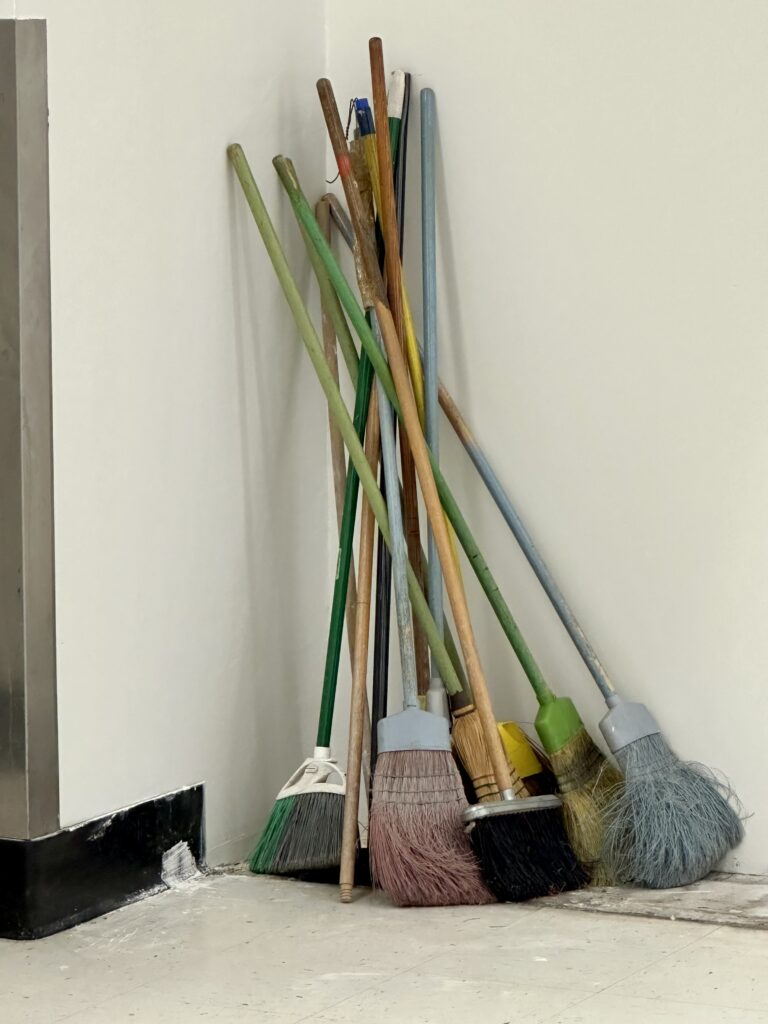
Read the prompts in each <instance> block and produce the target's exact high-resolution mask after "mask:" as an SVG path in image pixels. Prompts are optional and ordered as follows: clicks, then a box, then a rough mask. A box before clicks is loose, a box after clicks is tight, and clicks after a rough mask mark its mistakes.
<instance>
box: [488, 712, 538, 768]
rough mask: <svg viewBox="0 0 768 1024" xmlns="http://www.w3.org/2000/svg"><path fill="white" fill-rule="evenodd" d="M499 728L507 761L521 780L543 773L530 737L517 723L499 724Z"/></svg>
mask: <svg viewBox="0 0 768 1024" xmlns="http://www.w3.org/2000/svg"><path fill="white" fill-rule="evenodd" d="M498 726H499V735H500V736H501V742H502V743H503V744H504V751H505V753H506V755H507V761H509V764H510V767H512V768H514V770H515V771H516V772H517V774H518V775H519V776H520V778H522V779H527V778H530V776H531V775H538V774H539V772H541V771H543V768H542V766H541V762H540V761H539V759H538V757H536V754H535V753H534V750H533V747H532V746H531V744H530V742H529V741H528V737H527V736H526V735H525V733H524V732H523V730H522V729H521V728H520V726H519V725H518V724H517V722H499V723H498Z"/></svg>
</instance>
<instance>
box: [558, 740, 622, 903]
mask: <svg viewBox="0 0 768 1024" xmlns="http://www.w3.org/2000/svg"><path fill="white" fill-rule="evenodd" d="M549 759H550V763H551V765H552V771H553V772H554V773H555V777H556V779H557V784H558V788H559V790H560V799H561V800H562V802H563V821H564V823H565V831H566V833H567V835H568V839H569V840H570V843H571V846H572V847H573V852H574V853H575V854H576V856H577V857H578V859H579V861H580V862H581V864H582V866H583V867H584V869H585V870H586V871H587V872H588V874H589V877H590V881H591V883H592V885H614V884H615V882H616V878H615V875H614V873H613V871H612V870H611V869H610V868H609V867H608V865H607V864H606V862H605V860H604V858H603V853H602V850H603V840H604V838H605V827H606V812H607V808H608V805H609V803H611V802H612V801H613V800H614V799H615V797H616V794H617V793H618V792H619V790H620V787H621V781H622V779H621V775H620V773H619V772H618V771H617V770H616V768H615V767H614V766H613V764H611V762H610V761H609V760H608V759H607V758H606V757H605V755H604V754H603V753H602V751H601V750H600V748H599V747H598V746H597V745H596V744H595V743H594V742H593V740H592V737H591V736H590V735H589V733H588V732H587V730H586V729H584V728H583V727H582V728H581V729H580V730H579V731H578V732H577V733H576V735H575V736H572V737H571V738H570V739H569V740H568V742H567V743H566V744H565V745H564V746H563V747H561V749H560V750H556V751H553V752H552V753H551V754H550V755H549Z"/></svg>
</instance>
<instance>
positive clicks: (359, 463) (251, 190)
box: [227, 143, 462, 694]
mask: <svg viewBox="0 0 768 1024" xmlns="http://www.w3.org/2000/svg"><path fill="white" fill-rule="evenodd" d="M227 156H228V157H229V159H230V161H231V163H232V166H233V167H234V169H235V172H236V174H237V177H238V180H239V181H240V185H241V187H242V189H243V193H244V195H245V198H246V200H247V202H248V205H249V207H250V208H251V213H252V214H253V219H254V220H255V222H256V226H257V228H258V229H259V234H260V235H261V238H262V241H263V242H264V247H265V249H266V250H267V254H268V255H269V258H270V260H271V261H272V266H273V267H274V270H275V274H276V275H277V279H278V281H279V282H280V286H281V288H282V289H283V292H284V294H285V297H286V300H287V302H288V305H289V307H290V309H291V313H292V314H293V318H294V320H295V321H296V326H297V327H298V329H299V333H300V334H301V339H302V341H303V342H304V345H305V346H306V349H307V352H308V353H309V358H310V359H311V360H312V365H313V366H314V368H315V372H316V374H317V377H318V380H319V381H320V384H321V386H322V388H323V391H324V392H325V397H326V398H327V400H328V407H329V409H330V411H331V415H332V416H333V417H334V419H335V420H336V422H337V423H338V425H339V430H340V431H341V436H342V437H343V438H344V443H345V444H346V446H347V450H348V451H349V457H350V458H351V459H352V463H353V465H354V467H355V469H356V470H357V473H358V476H359V477H360V483H361V484H362V487H363V490H364V491H365V495H366V497H367V498H368V501H369V503H370V505H371V508H372V509H373V513H374V515H375V516H376V522H377V523H378V525H379V529H380V530H381V535H382V537H383V538H384V542H385V543H386V545H387V546H388V547H389V548H390V550H391V548H392V539H391V536H390V533H389V520H388V518H387V508H386V503H385V502H384V498H383V497H382V495H381V491H380V490H379V488H378V486H377V484H376V479H375V477H374V475H373V473H372V471H371V467H370V466H369V465H368V460H367V459H366V457H365V452H364V451H363V446H362V445H361V444H360V439H359V438H358V436H357V434H356V432H355V428H354V424H353V423H352V420H351V419H350V416H349V412H348V411H347V407H346V405H345V404H344V399H343V398H342V397H341V392H340V391H339V389H338V387H337V386H336V382H335V381H334V379H333V374H332V373H331V369H330V367H329V366H328V363H327V362H326V360H325V353H324V352H323V348H322V345H321V344H320V340H319V338H318V336H317V332H316V331H315V328H314V325H313V323H312V321H311V319H310V317H309V314H308V313H307V307H306V306H305V305H304V300H303V299H302V297H301V293H300V292H299V289H298V285H297V284H296V281H295V279H294V277H293V274H292V273H291V269H290V267H289V266H288V261H287V260H286V258H285V253H284V252H283V248H282V246H281V245H280V239H279V238H278V237H277V233H276V232H275V229H274V226H273V224H272V221H271V220H270V217H269V214H268V213H267V208H266V207H265V205H264V200H263V199H262V198H261V193H260V192H259V189H258V186H257V185H256V181H255V179H254V177H253V173H252V172H251V169H250V167H249V166H248V161H247V160H246V158H245V153H244V152H243V150H242V147H241V146H239V145H238V144H237V143H235V144H233V145H231V146H229V147H228V148H227ZM408 591H409V594H410V597H411V604H412V605H413V610H414V611H415V613H416V616H417V617H418V619H419V622H421V624H422V626H423V628H424V632H425V634H426V636H427V640H428V642H429V646H430V648H431V649H432V652H433V653H434V655H435V658H436V660H437V662H438V666H439V669H440V674H441V675H442V676H443V682H444V683H445V688H446V690H447V691H448V693H450V694H454V693H459V691H460V690H461V688H462V686H461V683H460V682H459V678H458V676H457V675H456V670H455V669H454V667H453V664H452V663H451V659H450V657H449V656H448V651H447V650H446V648H445V644H444V643H443V640H442V638H441V636H440V634H439V632H438V629H437V626H436V625H435V620H434V619H433V618H432V615H431V613H430V611H429V606H428V605H427V600H426V598H425V597H424V594H423V593H422V591H421V588H420V587H419V584H418V582H417V580H416V576H415V575H414V573H413V570H412V569H411V567H410V565H409V566H408Z"/></svg>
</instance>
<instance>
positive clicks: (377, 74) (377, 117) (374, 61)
mask: <svg viewBox="0 0 768 1024" xmlns="http://www.w3.org/2000/svg"><path fill="white" fill-rule="evenodd" d="M368 54H369V57H370V63H371V91H372V93H373V97H372V98H373V118H374V124H375V125H376V157H377V159H378V164H379V187H380V191H381V209H380V210H379V214H380V217H381V230H382V234H383V235H384V267H385V269H386V271H387V298H388V301H389V308H390V311H391V313H392V319H393V321H394V324H395V329H396V331H397V336H398V338H399V339H401V345H402V338H403V335H404V332H405V313H404V310H403V286H402V281H401V274H402V264H401V262H400V237H399V232H398V227H397V204H396V203H395V186H394V181H393V178H392V150H391V148H390V142H389V126H388V120H387V85H386V77H385V73H384V51H383V49H382V45H381V39H379V38H374V39H371V40H369V42H368ZM409 386H410V385H409Z"/></svg>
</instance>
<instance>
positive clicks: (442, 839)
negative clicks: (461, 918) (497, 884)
mask: <svg viewBox="0 0 768 1024" xmlns="http://www.w3.org/2000/svg"><path fill="white" fill-rule="evenodd" d="M467 806H468V805H467V801H466V798H465V796H464V790H463V788H462V785H461V780H460V778H459V773H458V771H457V769H456V765H455V764H454V763H453V758H452V755H451V754H450V752H449V751H442V750H398V751H389V752H386V753H381V754H379V757H378V760H377V761H376V771H375V774H374V779H373V800H372V803H371V817H370V828H369V833H368V841H369V850H370V859H371V876H372V878H373V881H374V884H375V885H378V886H379V887H380V888H382V889H383V890H384V891H385V892H386V893H387V894H388V895H389V896H390V897H391V899H392V901H393V903H395V904H396V905H397V906H399V907H419V906H422V907H441V906H451V905H455V904H480V903H492V902H493V896H492V895H491V893H490V892H489V891H488V889H487V888H486V886H485V885H484V883H483V880H482V876H481V874H480V869H479V866H478V864H477V861H476V860H475V858H474V856H473V854H472V850H471V848H470V845H469V840H468V839H467V836H466V833H465V831H464V827H463V824H462V819H461V815H462V812H463V811H464V810H465V809H466V807H467Z"/></svg>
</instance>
